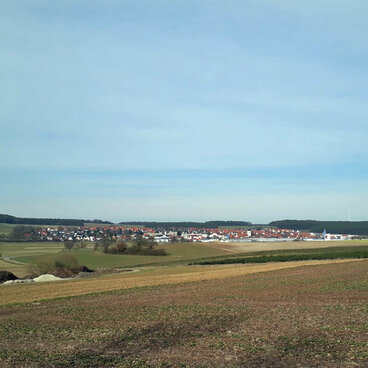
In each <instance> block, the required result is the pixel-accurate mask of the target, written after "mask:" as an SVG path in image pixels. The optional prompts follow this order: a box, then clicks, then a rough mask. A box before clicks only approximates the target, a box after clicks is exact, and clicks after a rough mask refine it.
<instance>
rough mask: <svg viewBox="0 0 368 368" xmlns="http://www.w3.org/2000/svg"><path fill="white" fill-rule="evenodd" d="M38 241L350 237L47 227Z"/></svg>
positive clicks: (246, 231) (287, 231)
mask: <svg viewBox="0 0 368 368" xmlns="http://www.w3.org/2000/svg"><path fill="white" fill-rule="evenodd" d="M38 235H39V237H40V239H41V240H46V241H65V240H76V241H90V242H95V241H98V240H100V239H101V238H102V237H104V236H106V235H109V236H111V237H112V238H114V239H123V240H130V239H135V238H137V237H144V238H147V239H148V238H151V239H154V240H155V242H157V243H169V242H256V241H267V242H270V241H295V240H304V241H311V240H313V241H316V240H347V239H350V238H351V237H353V236H352V235H341V234H328V233H326V232H324V233H322V234H321V233H309V232H305V231H296V230H290V229H274V228H267V229H258V230H253V229H222V228H216V229H213V228H208V229H206V228H185V229H180V230H178V229H152V228H142V227H134V226H133V227H124V226H106V227H97V226H96V227H78V228H71V227H47V228H42V229H39V230H38Z"/></svg>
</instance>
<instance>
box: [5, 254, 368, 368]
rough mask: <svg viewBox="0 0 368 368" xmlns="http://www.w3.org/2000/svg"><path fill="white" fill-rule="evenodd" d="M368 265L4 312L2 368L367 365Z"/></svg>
mask: <svg viewBox="0 0 368 368" xmlns="http://www.w3.org/2000/svg"><path fill="white" fill-rule="evenodd" d="M367 266H368V262H367V261H357V262H341V263H329V264H322V265H315V266H303V267H294V268H287V269H282V270H277V271H270V272H263V273H253V274H245V275H241V276H235V277H227V278H221V279H216V280H207V281H199V282H191V283H182V284H172V285H161V286H155V287H147V288H135V289H129V290H120V291H113V292H107V293H101V294H95V295H84V296H79V297H72V298H65V299H59V300H51V301H47V302H35V303H30V304H22V305H8V306H4V307H2V308H0V337H1V338H0V367H1V368H15V367H16V368H18V367H37V368H46V367H47V368H50V367H58V368H61V367H65V368H66V367H68V368H70V367H78V368H87V367H88V368H91V367H104V368H108V367H109V368H110V367H120V368H123V367H126V368H127V367H132V368H138V367H141V368H144V367H147V368H148V367H161V368H164V367H166V368H169V367H178V368H179V367H182V368H183V367H188V368H189V367H191V368H194V367H197V368H205V367H208V368H210V367H211V368H212V367H213V368H214V367H216V368H217V367H229V368H230V367H232V368H235V367H239V368H240V367H257V368H258V367H261V368H266V367H280V368H281V367H285V368H286V367H288V368H289V367H303V368H307V367H326V368H336V367H367V366H368V333H367V331H368V306H367V304H368V267H367ZM69 284H70V283H69ZM58 285H60V284H58ZM55 286H56V285H55Z"/></svg>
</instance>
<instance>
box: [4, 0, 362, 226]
mask: <svg viewBox="0 0 368 368" xmlns="http://www.w3.org/2000/svg"><path fill="white" fill-rule="evenodd" d="M367 13H368V2H367V1H366V0H355V1H349V0H308V1H304V0H300V1H294V0H268V1H259V0H241V1H240V0H239V1H233V0H227V1H216V0H212V1H207V0H198V1H193V0H186V1H178V0H165V1H163V0H156V1H151V0H147V1H146V0H139V1H137V0H124V1H121V0H106V1H102V0H98V1H97V0H58V1H46V0H44V1H40V0H17V1H14V0H0V213H7V214H11V215H15V216H23V217H58V218H84V219H95V218H99V219H106V220H110V221H116V222H118V221H128V220H129V221H135V220H136V221H138V220H141V221H145V220H155V221H184V220H187V221H206V220H220V219H224V220H244V221H251V222H252V223H268V222H270V221H272V220H277V219H285V218H289V219H317V220H346V219H347V216H348V209H349V208H350V209H351V219H352V220H368V216H367V213H366V211H367V208H368V180H367V179H368V144H367V138H368V63H367V60H368V43H367V37H368V22H367Z"/></svg>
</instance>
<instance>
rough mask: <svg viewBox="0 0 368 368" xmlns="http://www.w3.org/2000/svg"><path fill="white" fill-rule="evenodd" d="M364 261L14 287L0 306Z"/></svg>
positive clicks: (183, 269)
mask: <svg viewBox="0 0 368 368" xmlns="http://www.w3.org/2000/svg"><path fill="white" fill-rule="evenodd" d="M352 261H360V262H367V263H368V261H367V260H360V259H358V260H351V259H343V260H326V261H319V260H312V261H298V262H279V263H267V264H248V265H216V266H180V267H175V268H156V269H151V270H144V271H141V272H139V273H135V274H126V273H124V274H115V275H108V276H100V277H93V278H88V279H75V280H68V281H60V282H52V283H50V282H45V283H42V284H38V283H37V284H18V285H3V286H0V305H6V304H11V303H25V302H34V301H40V300H45V299H54V298H60V297H67V296H77V295H84V294H90V293H96V292H103V291H113V290H123V289H131V288H135V287H144V286H155V285H166V284H178V283H186V282H194V281H205V280H214V279H223V278H227V277H234V276H241V275H247V274H252V273H258V272H267V271H275V270H281V269H286V268H294V267H301V266H314V265H323V264H328V263H344V262H352Z"/></svg>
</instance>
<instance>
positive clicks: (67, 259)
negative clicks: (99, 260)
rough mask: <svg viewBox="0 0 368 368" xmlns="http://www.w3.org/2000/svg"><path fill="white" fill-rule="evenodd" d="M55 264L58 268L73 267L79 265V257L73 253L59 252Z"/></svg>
mask: <svg viewBox="0 0 368 368" xmlns="http://www.w3.org/2000/svg"><path fill="white" fill-rule="evenodd" d="M54 265H55V267H57V268H68V269H72V268H75V267H78V266H79V262H78V260H77V258H75V257H74V256H72V255H71V254H59V255H57V256H56V258H55V261H54Z"/></svg>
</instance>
